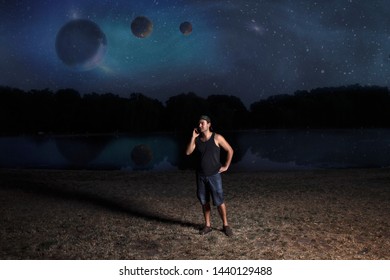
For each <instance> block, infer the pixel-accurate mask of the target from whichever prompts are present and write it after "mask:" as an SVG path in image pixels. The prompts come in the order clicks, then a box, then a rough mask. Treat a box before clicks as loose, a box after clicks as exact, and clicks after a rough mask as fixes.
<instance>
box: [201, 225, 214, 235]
mask: <svg viewBox="0 0 390 280" xmlns="http://www.w3.org/2000/svg"><path fill="white" fill-rule="evenodd" d="M211 231H212V229H211V227H208V226H205V227H204V228H202V229H201V230H200V231H199V234H200V235H205V234H208V233H209V232H211Z"/></svg>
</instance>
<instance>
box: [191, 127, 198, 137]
mask: <svg viewBox="0 0 390 280" xmlns="http://www.w3.org/2000/svg"><path fill="white" fill-rule="evenodd" d="M199 135H200V133H199V132H198V128H194V130H193V131H192V137H193V138H196V137H198V136H199Z"/></svg>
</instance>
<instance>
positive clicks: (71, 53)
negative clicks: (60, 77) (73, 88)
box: [55, 19, 107, 71]
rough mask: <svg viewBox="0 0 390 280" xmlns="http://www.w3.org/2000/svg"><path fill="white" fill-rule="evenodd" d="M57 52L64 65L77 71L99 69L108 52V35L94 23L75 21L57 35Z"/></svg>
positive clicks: (66, 25) (83, 20)
mask: <svg viewBox="0 0 390 280" xmlns="http://www.w3.org/2000/svg"><path fill="white" fill-rule="evenodd" d="M55 47H56V51H57V55H58V57H59V58H60V59H61V61H62V62H63V63H65V64H66V65H67V66H69V67H71V68H72V69H74V70H77V71H88V70H91V69H93V68H95V67H97V66H98V65H99V64H100V63H101V62H102V60H103V58H104V56H105V54H106V52H107V39H106V35H105V34H104V33H103V31H102V30H101V29H100V27H99V26H98V25H97V24H96V23H94V22H93V21H90V20H87V19H75V20H71V21H69V22H68V23H66V24H65V25H64V26H62V27H61V29H60V30H59V31H58V33H57V37H56V44H55Z"/></svg>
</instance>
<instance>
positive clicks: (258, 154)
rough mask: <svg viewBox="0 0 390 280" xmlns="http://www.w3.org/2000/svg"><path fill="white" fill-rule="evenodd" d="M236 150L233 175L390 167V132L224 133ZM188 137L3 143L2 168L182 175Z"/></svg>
mask: <svg viewBox="0 0 390 280" xmlns="http://www.w3.org/2000/svg"><path fill="white" fill-rule="evenodd" d="M224 136H225V138H226V139H227V140H228V141H229V142H230V144H231V145H232V146H233V148H234V150H235V154H234V158H233V162H232V166H231V170H233V171H241V170H251V171H256V170H274V169H277V170H283V169H287V170H291V169H311V168H351V167H389V166H390V130H385V129H383V130H379V129H372V130H259V131H246V132H231V133H226V134H225V133H224ZM187 141H189V136H188V135H177V134H155V135H136V136H133V135H103V136H68V137H66V136H40V137H2V138H0V167H3V168H65V169H69V168H72V169H124V170H177V169H186V168H192V167H193V166H194V159H193V158H192V157H187V156H185V155H184V150H185V147H186V145H187Z"/></svg>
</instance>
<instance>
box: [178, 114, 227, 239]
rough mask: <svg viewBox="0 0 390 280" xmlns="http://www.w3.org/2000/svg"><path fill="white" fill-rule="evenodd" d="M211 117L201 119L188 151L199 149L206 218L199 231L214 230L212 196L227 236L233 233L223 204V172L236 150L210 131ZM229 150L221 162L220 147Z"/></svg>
mask: <svg viewBox="0 0 390 280" xmlns="http://www.w3.org/2000/svg"><path fill="white" fill-rule="evenodd" d="M210 129H211V120H210V118H209V117H208V116H201V117H200V118H199V125H198V128H195V129H194V130H193V132H192V138H191V141H190V143H189V144H188V146H187V150H186V154H187V155H190V154H192V153H193V152H194V151H196V152H197V154H198V156H199V159H198V166H197V169H196V183H197V196H198V199H199V201H200V203H201V204H202V209H203V215H204V220H205V225H204V227H203V228H202V229H201V230H200V231H199V233H200V234H202V235H204V234H207V233H209V232H211V231H212V228H211V220H210V217H211V207H210V195H211V198H212V199H213V204H214V206H217V208H218V212H219V215H220V216H221V219H222V223H223V232H224V233H225V234H226V235H227V236H231V235H232V234H233V232H232V230H231V228H230V227H229V224H228V221H227V214H226V205H225V203H224V197H223V190H222V179H221V173H222V172H225V171H226V170H228V168H229V166H230V163H231V161H232V158H233V149H232V147H231V146H230V145H229V143H228V142H227V141H226V140H225V138H224V137H223V136H222V135H220V134H217V133H214V132H212V131H211V130H210ZM221 147H222V149H224V150H225V151H226V152H227V157H226V162H225V164H224V165H222V164H221V162H220V148H221Z"/></svg>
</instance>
